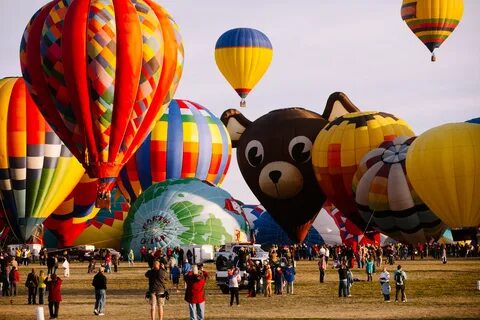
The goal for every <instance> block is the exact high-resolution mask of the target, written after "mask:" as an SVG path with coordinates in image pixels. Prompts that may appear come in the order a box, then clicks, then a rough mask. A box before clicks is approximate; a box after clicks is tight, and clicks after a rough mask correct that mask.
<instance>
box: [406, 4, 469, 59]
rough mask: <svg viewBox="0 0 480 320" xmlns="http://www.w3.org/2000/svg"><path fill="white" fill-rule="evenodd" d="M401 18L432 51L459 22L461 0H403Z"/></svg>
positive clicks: (460, 17)
mask: <svg viewBox="0 0 480 320" xmlns="http://www.w3.org/2000/svg"><path fill="white" fill-rule="evenodd" d="M401 15H402V19H403V20H404V21H405V23H406V24H407V26H408V27H409V28H410V30H412V32H413V33H414V34H415V35H416V36H417V37H418V39H420V41H422V42H423V44H424V45H425V46H426V47H427V48H428V50H430V52H431V53H432V61H435V60H436V59H435V53H434V52H433V51H434V50H435V49H436V48H438V47H440V46H441V45H442V43H443V42H444V41H445V40H446V39H447V38H448V36H449V35H450V34H451V33H452V32H453V30H455V28H456V27H457V25H458V24H459V23H460V20H461V19H462V15H463V0H403V3H402V10H401Z"/></svg>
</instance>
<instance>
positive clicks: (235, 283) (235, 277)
mask: <svg viewBox="0 0 480 320" xmlns="http://www.w3.org/2000/svg"><path fill="white" fill-rule="evenodd" d="M240 280H241V277H240V270H239V269H238V268H237V267H235V266H233V267H232V268H231V269H230V270H228V289H229V290H230V307H231V306H232V305H233V298H235V302H236V303H237V306H238V305H239V304H240V301H239V297H238V287H239V282H240Z"/></svg>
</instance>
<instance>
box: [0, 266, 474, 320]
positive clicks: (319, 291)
mask: <svg viewBox="0 0 480 320" xmlns="http://www.w3.org/2000/svg"><path fill="white" fill-rule="evenodd" d="M401 264H402V265H403V267H404V270H405V271H406V272H407V274H408V282H407V283H406V294H407V298H408V302H407V303H394V302H393V301H392V302H391V303H384V302H383V296H382V295H381V293H380V285H379V283H378V274H377V275H374V282H356V283H354V285H353V287H352V297H350V298H338V295H337V288H338V281H337V279H338V277H337V273H336V270H332V269H329V270H328V271H327V275H326V282H325V283H323V284H320V283H319V281H318V271H317V265H316V262H309V261H301V262H299V263H298V265H297V277H296V281H295V294H294V295H289V296H286V295H283V296H273V297H271V298H265V297H263V296H262V297H256V298H247V297H246V291H241V296H240V307H233V308H232V307H230V306H229V304H228V302H229V301H228V300H229V296H228V295H224V294H222V293H221V292H220V290H219V289H217V288H216V286H215V281H214V278H215V272H214V265H213V264H208V265H207V266H206V269H207V270H208V271H210V275H211V279H210V280H209V283H208V285H207V289H206V291H207V303H206V319H230V320H231V319H293V318H303V319H374V318H375V319H480V291H479V290H477V280H480V260H479V259H468V260H455V259H450V260H449V262H448V263H447V264H446V265H443V264H441V263H440V262H439V261H433V260H424V261H421V260H416V261H402V262H401ZM36 267H38V266H36ZM86 269H87V264H86V263H85V264H83V263H74V264H72V265H71V276H70V278H68V279H64V282H63V290H62V294H63V302H62V303H61V305H60V315H59V318H60V319H92V318H94V317H95V316H94V315H93V304H94V301H95V300H94V295H93V288H92V286H91V279H92V277H93V275H92V274H87V273H86ZM146 270H147V269H146V265H145V264H137V265H135V267H128V265H127V264H126V263H124V264H122V265H121V266H120V268H119V272H118V273H113V274H108V275H107V277H108V290H107V305H106V316H105V318H106V319H118V320H123V319H128V320H132V319H149V305H148V304H147V303H146V301H145V299H144V295H145V291H146V288H147V281H146V279H145V277H144V273H145V271H146ZM389 270H390V271H393V266H389ZM20 271H21V283H22V284H23V283H24V281H25V279H26V274H27V273H28V272H29V268H26V267H22V268H21V270H20ZM59 274H60V275H61V277H62V278H63V276H62V275H63V271H62V272H60V273H59ZM353 274H354V277H357V278H360V279H366V275H365V273H364V271H363V270H358V269H354V270H353ZM392 279H393V276H392ZM391 282H392V281H391ZM392 289H393V288H392ZM19 290H20V292H19V294H18V295H17V297H14V298H13V302H12V304H11V303H10V298H9V297H0V319H2V320H3V319H6V320H10V319H22V320H27V319H35V306H31V305H27V304H26V302H27V296H26V289H25V288H24V287H23V285H22V286H20V289H19ZM392 291H393V292H392V293H393V294H395V290H394V289H393V290H392ZM170 297H171V298H170V300H169V301H168V302H167V305H166V307H165V319H187V318H188V306H187V304H186V302H185V301H184V300H183V292H180V293H174V292H173V293H172V294H171V296H170ZM44 308H45V315H46V317H45V318H46V319H48V307H47V306H44Z"/></svg>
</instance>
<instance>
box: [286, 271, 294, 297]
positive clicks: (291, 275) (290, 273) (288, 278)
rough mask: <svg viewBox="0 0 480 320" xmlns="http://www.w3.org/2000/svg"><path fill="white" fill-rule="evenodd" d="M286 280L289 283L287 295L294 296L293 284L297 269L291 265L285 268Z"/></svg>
mask: <svg viewBox="0 0 480 320" xmlns="http://www.w3.org/2000/svg"><path fill="white" fill-rule="evenodd" d="M285 280H286V281H287V294H293V282H294V281H295V268H294V267H293V266H292V265H291V264H289V265H288V266H287V267H286V268H285Z"/></svg>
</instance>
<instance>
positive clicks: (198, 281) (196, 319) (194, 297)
mask: <svg viewBox="0 0 480 320" xmlns="http://www.w3.org/2000/svg"><path fill="white" fill-rule="evenodd" d="M185 282H186V283H187V288H186V289H185V301H187V302H188V309H189V312H190V320H203V319H204V318H205V283H206V281H205V277H204V275H203V273H202V272H199V271H198V267H197V266H196V265H194V266H192V270H191V271H190V272H189V273H187V274H186V275H185Z"/></svg>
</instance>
